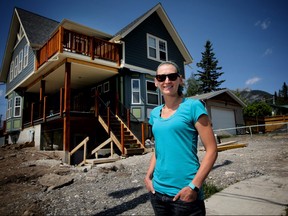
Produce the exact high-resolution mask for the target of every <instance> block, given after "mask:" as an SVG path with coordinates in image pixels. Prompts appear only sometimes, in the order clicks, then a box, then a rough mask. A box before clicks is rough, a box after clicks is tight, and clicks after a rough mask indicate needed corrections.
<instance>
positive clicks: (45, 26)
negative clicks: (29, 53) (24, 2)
mask: <svg viewBox="0 0 288 216" xmlns="http://www.w3.org/2000/svg"><path fill="white" fill-rule="evenodd" d="M15 11H16V13H17V15H18V16H19V21H20V23H21V24H22V26H23V29H24V32H25V35H26V36H27V39H28V41H29V42H30V44H31V46H32V47H41V46H42V45H43V44H44V43H45V42H46V41H47V40H48V39H49V37H51V34H52V32H53V31H54V29H55V28H56V27H57V26H58V25H59V22H57V21H55V20H52V19H49V18H46V17H43V16H40V15H38V14H35V13H32V12H29V11H26V10H23V9H21V8H16V9H15Z"/></svg>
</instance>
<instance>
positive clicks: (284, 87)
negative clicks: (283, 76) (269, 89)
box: [282, 82, 288, 100]
mask: <svg viewBox="0 0 288 216" xmlns="http://www.w3.org/2000/svg"><path fill="white" fill-rule="evenodd" d="M282 94H283V98H284V100H286V99H287V94H288V89H287V85H286V82H284V83H283V86H282Z"/></svg>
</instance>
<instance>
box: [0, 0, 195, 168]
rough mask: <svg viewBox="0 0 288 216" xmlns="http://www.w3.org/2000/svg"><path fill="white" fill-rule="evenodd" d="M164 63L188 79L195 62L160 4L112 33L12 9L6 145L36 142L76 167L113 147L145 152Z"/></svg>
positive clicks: (4, 74) (5, 68)
mask: <svg viewBox="0 0 288 216" xmlns="http://www.w3.org/2000/svg"><path fill="white" fill-rule="evenodd" d="M167 60H172V61H174V62H176V63H177V64H178V65H179V66H180V70H181V74H182V76H183V77H185V71H184V67H185V65H186V64H190V63H191V62H192V57H191V55H190V53H189V52H188V50H187V48H186V47H185V45H184V43H183V41H182V40H181V38H180V36H179V35H178V33H177V31H176V29H175V28H174V26H173V24H172V22H171V20H170V19H169V18H168V15H167V14H166V12H165V10H164V9H163V7H162V5H161V4H160V3H159V4H157V5H155V7H153V8H151V9H150V10H149V11H147V12H146V13H144V14H143V15H142V16H140V17H139V18H137V19H136V20H134V21H133V22H131V23H130V24H128V25H127V26H126V27H124V28H123V29H122V30H120V31H119V32H118V33H116V34H115V35H110V34H107V33H104V32H101V31H99V30H96V29H92V28H89V27H87V26H84V25H82V24H79V23H75V22H73V21H70V20H67V19H63V20H62V21H61V22H58V21H55V20H52V19H49V18H46V17H43V16H41V15H38V14H35V13H33V12H30V11H27V10H24V9H21V8H15V10H14V13H13V17H12V20H11V24H10V31H9V35H8V39H7V43H6V49H5V53H4V57H3V61H2V62H3V64H2V68H1V74H0V81H2V82H5V83H6V99H7V104H8V106H7V113H6V133H7V134H8V135H9V143H25V142H34V143H35V147H36V148H38V149H39V150H46V151H48V150H57V151H59V152H60V153H61V154H62V156H63V159H64V160H65V161H66V162H67V161H70V159H71V161H74V162H73V163H79V161H78V159H79V157H80V158H81V157H82V156H81V155H83V154H84V158H85V155H86V154H87V155H86V156H87V158H89V157H90V155H91V154H92V153H95V154H97V153H98V150H100V149H101V148H103V147H105V145H110V144H111V145H113V146H114V147H115V148H114V151H115V152H117V153H119V154H122V155H133V154H141V153H143V151H144V150H145V146H144V140H145V138H147V131H148V130H147V119H149V114H150V112H151V110H152V109H153V108H154V107H155V106H157V105H159V104H161V103H162V97H161V95H160V93H159V92H158V91H156V87H155V85H154V76H155V69H156V68H157V66H158V65H159V64H160V63H161V62H163V61H167ZM79 144H81V145H83V147H81V149H80V147H79ZM75 147H76V149H75ZM78 148H79V151H78V152H80V153H79V154H78V153H77V154H74V155H73V156H71V154H72V152H74V151H76V150H77V149H78ZM83 148H84V150H83ZM77 155H78V156H77ZM79 155H80V156H79ZM91 157H92V156H91ZM75 161H76V162H75ZM84 162H85V161H84Z"/></svg>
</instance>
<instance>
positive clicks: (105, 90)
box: [103, 82, 110, 92]
mask: <svg viewBox="0 0 288 216" xmlns="http://www.w3.org/2000/svg"><path fill="white" fill-rule="evenodd" d="M103 88H104V92H109V90H110V85H109V82H105V83H104V84H103Z"/></svg>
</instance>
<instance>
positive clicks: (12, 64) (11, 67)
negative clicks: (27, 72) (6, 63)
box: [10, 61, 14, 82]
mask: <svg viewBox="0 0 288 216" xmlns="http://www.w3.org/2000/svg"><path fill="white" fill-rule="evenodd" d="M13 74H14V61H12V62H11V64H10V82H11V81H12V80H13Z"/></svg>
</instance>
